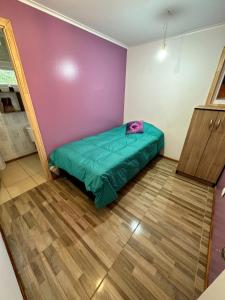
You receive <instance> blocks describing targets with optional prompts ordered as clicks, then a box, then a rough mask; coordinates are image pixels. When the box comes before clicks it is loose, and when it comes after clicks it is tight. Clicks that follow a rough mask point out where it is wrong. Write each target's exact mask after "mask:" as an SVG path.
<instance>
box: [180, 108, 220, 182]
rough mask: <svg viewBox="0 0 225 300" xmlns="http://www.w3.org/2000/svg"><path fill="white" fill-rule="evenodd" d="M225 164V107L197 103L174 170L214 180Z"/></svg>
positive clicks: (208, 180)
mask: <svg viewBox="0 0 225 300" xmlns="http://www.w3.org/2000/svg"><path fill="white" fill-rule="evenodd" d="M224 165H225V108H224V107H219V106H218V107H215V106H199V107H196V108H195V110H194V113H193V116H192V120H191V124H190V127H189V130H188V133H187V136H186V140H185V143H184V147H183V150H182V153H181V157H180V161H179V164H178V167H177V173H180V174H183V175H185V174H186V175H188V176H191V177H195V178H196V179H199V180H202V181H204V182H207V183H209V184H215V183H216V182H217V180H218V178H219V176H220V174H221V172H222V170H223V168H224Z"/></svg>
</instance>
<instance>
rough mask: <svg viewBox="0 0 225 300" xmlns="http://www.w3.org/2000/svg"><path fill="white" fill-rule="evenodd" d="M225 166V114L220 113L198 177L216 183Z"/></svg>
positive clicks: (201, 161)
mask: <svg viewBox="0 0 225 300" xmlns="http://www.w3.org/2000/svg"><path fill="white" fill-rule="evenodd" d="M224 165H225V112H219V114H218V118H217V120H216V122H215V124H214V127H213V131H212V135H211V137H210V139H209V141H208V144H207V147H206V149H205V151H204V153H203V155H202V158H201V160H200V163H199V166H198V169H197V172H196V177H198V178H202V179H204V180H207V181H209V182H211V183H216V182H217V179H218V178H219V175H220V173H221V172H222V170H223V168H224Z"/></svg>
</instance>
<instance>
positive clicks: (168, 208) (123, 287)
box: [0, 158, 213, 300]
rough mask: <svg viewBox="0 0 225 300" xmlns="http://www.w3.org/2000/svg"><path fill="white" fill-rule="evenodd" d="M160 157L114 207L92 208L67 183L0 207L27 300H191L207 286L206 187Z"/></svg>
mask: <svg viewBox="0 0 225 300" xmlns="http://www.w3.org/2000/svg"><path fill="white" fill-rule="evenodd" d="M175 169H176V163H174V162H172V161H170V160H167V159H163V158H159V159H156V160H155V161H153V162H152V163H151V164H150V165H149V166H148V167H147V168H146V169H145V170H144V171H143V172H142V173H140V174H139V175H138V176H137V177H136V178H135V179H133V180H132V181H131V182H130V183H129V184H128V185H127V186H126V187H125V188H124V189H123V190H122V191H121V192H120V197H119V199H118V201H117V203H115V204H111V205H110V206H109V207H107V208H105V209H98V210H97V209H95V207H94V205H93V202H92V201H91V200H90V199H88V197H87V196H86V195H85V194H83V193H82V192H81V191H80V190H79V189H78V188H76V187H74V186H73V185H72V184H71V183H70V182H69V181H68V180H66V179H58V180H55V181H50V182H47V183H44V184H42V185H40V186H38V187H36V188H34V189H33V190H31V191H28V192H26V193H24V194H23V195H20V196H18V197H17V198H14V199H12V200H10V201H9V202H7V203H5V204H3V205H1V206H0V217H1V226H2V230H3V232H4V235H5V239H6V241H7V244H8V247H9V249H10V252H11V254H12V257H13V259H14V262H15V266H16V269H17V271H18V273H19V278H20V279H21V282H22V285H23V288H24V290H25V293H26V296H27V298H28V299H29V300H31V299H35V300H41V299H46V300H51V299H54V300H63V299H82V300H83V299H95V300H99V299H104V300H108V299H113V300H120V299H142V300H143V299H153V300H154V299H157V300H158V299H159V300H163V299H178V300H185V299H197V297H198V296H199V295H200V294H201V292H202V291H203V290H204V279H205V273H206V264H207V252H208V240H209V229H210V222H211V210H212V198H213V189H212V188H209V187H206V186H204V185H202V184H199V183H197V182H194V181H191V180H190V179H187V178H184V177H181V176H178V175H175Z"/></svg>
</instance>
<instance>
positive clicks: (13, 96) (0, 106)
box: [0, 29, 24, 113]
mask: <svg viewBox="0 0 225 300" xmlns="http://www.w3.org/2000/svg"><path fill="white" fill-rule="evenodd" d="M18 111H24V106H23V102H22V99H21V95H20V91H19V87H18V83H17V79H16V74H15V72H14V68H13V64H12V61H11V57H10V55H9V52H8V47H7V43H6V40H5V36H4V33H3V30H2V29H0V113H12V112H18Z"/></svg>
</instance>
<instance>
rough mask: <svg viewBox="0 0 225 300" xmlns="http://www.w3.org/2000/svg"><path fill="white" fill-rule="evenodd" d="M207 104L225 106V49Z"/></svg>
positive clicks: (224, 49)
mask: <svg viewBox="0 0 225 300" xmlns="http://www.w3.org/2000/svg"><path fill="white" fill-rule="evenodd" d="M206 104H207V105H223V106H225V47H224V48H223V50H222V53H221V56H220V60H219V64H218V66H217V70H216V73H215V76H214V79H213V82H212V85H211V88H210V90H209V95H208V98H207V101H206Z"/></svg>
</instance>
